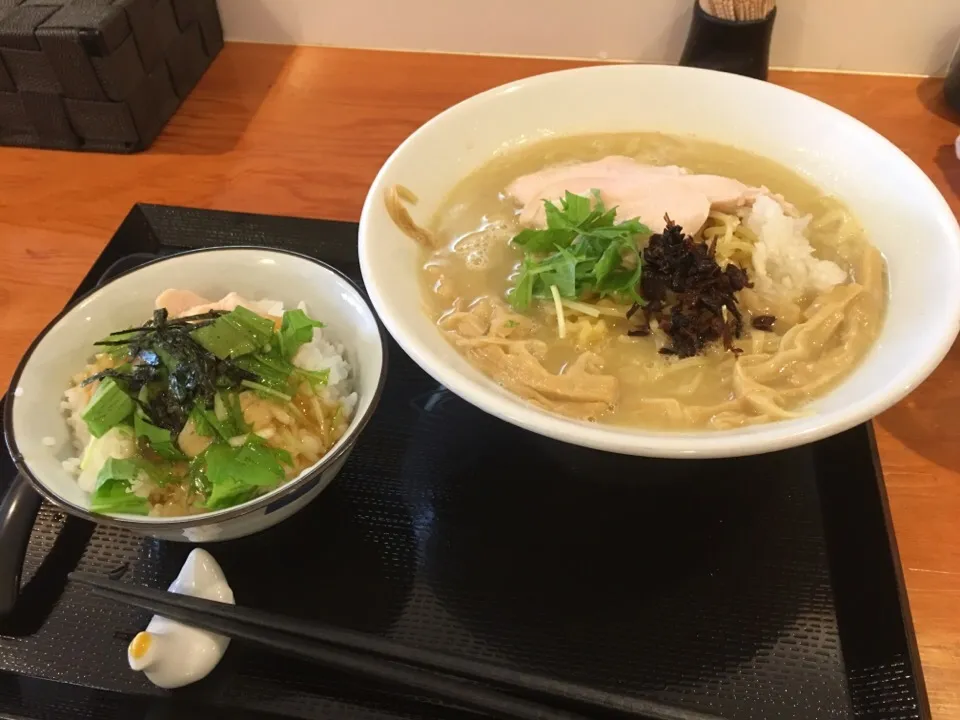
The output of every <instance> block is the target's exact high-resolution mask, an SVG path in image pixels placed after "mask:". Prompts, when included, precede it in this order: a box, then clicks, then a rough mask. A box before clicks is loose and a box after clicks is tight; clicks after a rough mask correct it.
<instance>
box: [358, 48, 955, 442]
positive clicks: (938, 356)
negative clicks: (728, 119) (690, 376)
mask: <svg viewBox="0 0 960 720" xmlns="http://www.w3.org/2000/svg"><path fill="white" fill-rule="evenodd" d="M664 72H666V73H673V74H677V75H682V74H687V75H708V74H709V75H715V76H723V78H724V81H725V82H728V83H733V84H740V85H742V86H744V87H746V86H760V85H762V86H765V88H766V89H764V90H763V92H768V93H771V94H773V95H781V96H792V97H793V98H795V99H796V101H798V102H801V103H807V104H808V105H809V106H810V107H817V108H819V109H820V110H821V111H825V112H827V113H829V114H830V115H831V116H832V117H833V118H834V119H835V120H836V121H838V122H842V123H845V124H847V126H848V127H853V128H856V129H857V131H858V132H860V133H864V134H865V135H867V136H870V137H872V138H873V139H874V140H876V141H879V142H881V143H883V144H884V145H886V146H887V147H888V148H889V149H890V150H892V151H893V152H894V153H895V155H897V156H899V159H900V160H901V161H902V162H904V163H906V164H908V165H909V166H912V167H913V168H914V169H915V170H916V171H917V173H918V174H919V175H918V180H919V183H920V184H922V185H924V186H926V188H927V189H928V190H929V191H931V192H932V193H933V197H934V198H935V199H936V200H937V201H938V203H937V204H938V205H939V206H940V208H939V209H940V211H941V213H942V214H943V215H944V217H947V216H949V217H951V218H952V219H953V224H952V225H951V226H950V231H949V232H950V234H951V235H952V236H953V237H954V238H956V239H957V240H958V241H960V222H958V219H957V217H956V216H955V215H954V214H953V212H952V210H951V208H950V206H949V204H948V203H947V201H946V199H945V198H944V197H943V193H941V192H940V189H939V188H938V187H937V186H936V184H935V183H934V182H933V181H932V180H931V179H930V177H929V176H928V175H927V174H926V173H925V172H924V171H923V170H922V169H921V168H920V167H919V166H918V165H917V164H916V163H915V162H914V161H913V160H912V159H911V158H910V157H909V156H908V155H907V154H906V153H905V152H903V151H902V150H901V149H900V148H899V147H897V146H896V145H895V144H893V143H892V142H890V140H888V139H887V138H885V137H884V136H883V135H881V134H880V133H879V132H877V131H876V130H874V129H873V128H871V127H870V126H869V125H867V124H865V123H863V122H861V121H860V120H858V119H856V118H855V117H853V116H852V115H848V114H847V113H845V112H843V111H842V110H840V109H838V108H835V107H833V106H832V105H829V104H828V103H825V102H823V101H821V100H818V99H816V98H814V97H811V96H809V95H806V94H804V93H801V92H798V91H796V90H792V89H790V88H786V87H782V86H780V85H774V84H771V83H767V82H764V81H761V80H756V79H753V78H748V77H743V76H739V75H733V74H730V73H724V72H720V71H716V70H708V69H705V68H694V67H684V66H677V65H662V64H636V63H633V64H631V63H624V64H610V65H593V66H587V67H579V68H570V69H565V70H556V71H552V72H548V73H541V74H538V75H532V76H529V77H525V78H521V79H518V80H513V81H511V82H508V83H504V84H502V85H499V86H497V87H494V88H491V89H489V90H485V91H483V92H480V93H477V94H475V95H472V96H471V97H468V98H466V99H464V100H461V101H460V102H458V103H456V104H454V105H452V106H450V107H448V108H446V109H445V110H443V111H442V112H440V113H438V114H437V115H435V116H434V117H432V118H430V119H429V120H427V121H426V122H425V123H424V124H422V125H421V126H420V127H418V128H417V129H416V130H414V131H413V132H412V133H411V134H410V135H409V136H408V137H407V138H406V139H405V140H404V141H403V142H402V143H401V144H400V145H399V146H398V147H397V148H396V149H395V150H394V151H393V152H392V153H391V154H390V156H389V157H388V158H387V160H386V161H385V162H384V163H383V165H382V166H381V168H380V170H379V171H378V172H377V175H376V177H375V178H374V180H373V183H372V184H371V186H370V189H369V191H368V193H367V197H366V199H365V201H364V204H363V209H362V211H361V215H360V224H359V229H358V248H359V255H360V270H361V274H362V275H363V279H364V285H365V287H367V291H368V293H369V296H370V301H371V303H372V304H373V306H374V308H375V310H376V311H377V314H378V315H379V316H380V319H381V320H382V322H383V324H384V325H385V326H386V328H387V330H388V331H389V332H390V335H391V336H392V337H393V338H394V340H396V342H397V344H398V345H399V346H400V347H401V348H402V349H403V350H404V352H406V353H407V354H408V355H409V356H410V357H411V358H412V359H413V360H414V361H415V362H416V363H417V365H418V366H419V367H420V368H422V369H423V370H424V371H425V372H426V373H427V374H429V375H430V376H431V377H433V378H434V379H435V380H436V381H437V382H439V383H441V384H442V385H444V386H445V387H447V388H448V389H450V390H451V391H452V392H454V393H455V394H456V395H458V396H459V397H461V398H463V399H464V400H466V401H467V402H469V403H471V404H473V405H475V406H476V407H478V408H479V409H481V410H483V411H484V412H486V413H489V414H491V415H494V416H495V417H498V418H500V419H502V420H505V421H507V422H509V423H512V424H514V425H517V426H519V427H521V428H524V429H526V430H530V431H532V432H536V433H538V434H540V435H545V436H547V437H551V438H554V439H556V440H561V441H563V442H568V443H572V444H575V445H580V446H583V447H589V448H593V449H597V450H604V451H608V452H616V453H622V454H628V455H638V456H643V457H659V458H676V459H698V458H721V457H742V456H748V455H757V454H762V453H767V452H775V451H778V450H784V449H787V448H791V447H796V446H798V445H803V444H807V443H811V442H815V441H817V440H822V439H824V438H826V437H830V436H832V435H836V434H838V433H840V432H843V431H845V430H849V429H850V428H852V427H854V426H856V425H859V424H861V423H864V422H867V421H869V420H871V419H872V418H874V417H876V416H877V415H878V414H880V413H881V412H883V411H884V410H886V409H888V408H889V407H891V406H893V405H895V404H896V403H898V402H899V401H901V400H902V399H903V398H904V397H906V396H907V395H908V394H909V393H910V392H912V391H913V390H914V389H916V388H917V386H919V385H920V384H921V383H922V382H923V381H924V380H926V379H927V378H928V377H929V376H930V374H931V373H933V371H934V370H935V369H936V368H937V366H938V365H939V364H940V363H941V362H942V360H943V359H944V357H946V355H947V353H948V352H949V351H950V348H951V346H952V345H953V343H954V342H955V340H956V338H957V334H958V331H960V282H958V283H956V287H947V288H946V292H948V293H950V297H949V298H948V299H949V300H950V302H949V303H947V309H946V311H947V313H948V317H947V320H948V322H949V327H952V330H949V329H948V331H947V332H945V333H943V334H942V335H941V337H940V338H939V339H938V341H937V342H936V343H935V344H931V345H930V347H929V350H928V352H927V354H926V357H925V358H924V360H923V362H920V363H917V364H916V366H915V367H914V369H913V371H912V372H911V373H910V374H909V376H908V377H906V378H905V381H906V382H904V383H903V384H900V385H898V386H896V388H895V389H890V390H887V391H884V392H878V393H875V394H873V395H871V396H869V397H870V401H869V402H866V403H864V402H862V401H861V402H860V403H858V404H857V405H854V406H853V411H852V412H851V411H850V410H849V409H846V410H835V411H832V412H831V415H832V416H833V417H832V419H831V420H830V421H829V422H819V423H817V424H816V425H812V426H808V427H806V428H803V429H800V430H797V429H794V430H793V431H790V432H785V431H784V430H783V429H782V428H783V426H784V424H785V423H787V422H789V421H780V422H770V423H765V424H764V425H758V426H753V427H752V428H747V430H753V432H752V433H751V434H746V433H744V428H735V429H731V430H688V431H663V430H647V429H643V428H633V429H631V428H623V427H619V426H615V425H605V424H600V423H584V422H580V421H577V420H574V419H572V418H566V417H563V416H560V415H555V414H553V413H551V412H549V411H546V410H543V409H541V408H538V407H536V406H534V405H532V404H530V403H527V402H525V401H523V400H521V399H519V398H516V397H501V396H499V395H498V394H497V393H496V392H495V391H494V390H493V389H491V388H487V387H484V386H483V385H481V384H480V383H478V382H476V381H474V380H473V379H471V378H468V377H467V376H465V375H463V374H462V373H460V372H459V371H457V370H455V369H453V368H452V367H448V366H447V365H446V364H444V363H442V362H439V361H436V359H434V360H430V359H429V358H430V356H431V355H433V354H434V353H433V351H432V350H430V349H429V347H428V346H426V345H425V344H421V343H420V342H419V341H417V340H415V339H412V338H411V337H410V336H408V335H406V334H405V333H404V332H402V330H403V327H404V326H405V325H406V321H405V320H404V319H403V317H402V314H401V313H400V312H399V311H394V310H393V308H392V306H391V304H390V303H389V302H388V301H387V298H386V297H385V296H384V295H383V294H382V293H381V292H380V289H379V288H378V287H377V284H376V283H375V282H373V281H372V274H373V271H372V269H371V268H372V267H373V266H374V265H375V264H376V253H374V252H373V244H374V243H375V242H376V238H374V237H372V236H371V235H370V231H369V225H370V223H371V216H372V214H373V213H374V211H375V208H376V207H377V204H378V203H382V199H381V195H382V193H383V189H384V188H383V184H384V177H385V176H386V175H387V174H388V173H389V172H391V170H392V169H393V166H394V165H395V164H396V163H398V162H399V158H401V157H402V156H403V155H404V154H405V153H406V152H408V148H409V147H410V146H411V145H413V144H414V143H416V142H418V141H420V139H421V138H422V137H424V136H428V135H429V133H430V132H432V130H433V129H434V128H435V127H436V126H439V125H442V124H443V123H444V122H447V121H449V120H450V118H456V117H457V116H458V115H459V114H461V113H467V112H469V111H470V110H471V109H472V108H474V107H476V106H480V105H482V104H483V103H486V102H488V101H489V100H491V99H494V98H496V97H499V96H501V95H505V94H508V93H513V92H514V91H517V90H520V89H522V88H524V87H527V86H530V85H540V84H548V83H552V82H557V81H558V79H560V78H561V77H567V78H569V77H575V76H589V75H595V74H601V73H630V74H643V73H664ZM957 246H958V248H960V242H958V243H957ZM958 252H960V251H956V250H955V252H954V258H955V259H960V254H958ZM956 275H957V278H958V281H960V267H958V272H957V273H956ZM888 297H889V293H888ZM944 327H948V326H947V325H944ZM438 332H439V331H438ZM878 339H879V338H878ZM876 350H877V344H876V342H875V343H874V345H873V346H872V347H871V348H870V350H868V353H870V352H876ZM830 392H833V390H831V391H830ZM829 394H830V393H829V392H828V393H827V395H829ZM822 397H825V396H822ZM817 399H819V398H815V399H814V400H813V402H816V400H817ZM816 414H817V415H820V416H821V417H822V414H821V413H816ZM754 428H761V429H754Z"/></svg>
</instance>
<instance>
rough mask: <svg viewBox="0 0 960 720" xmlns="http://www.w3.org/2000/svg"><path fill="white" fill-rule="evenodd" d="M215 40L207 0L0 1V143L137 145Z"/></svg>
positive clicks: (113, 148) (216, 23)
mask: <svg viewBox="0 0 960 720" xmlns="http://www.w3.org/2000/svg"><path fill="white" fill-rule="evenodd" d="M222 47H223V30H222V29H221V26H220V15H219V12H218V11H217V4H216V0H0V145H19V146H29V147H43V148H57V149H61V150H92V151H107V152H122V153H129V152H137V151H139V150H144V149H146V148H147V147H149V146H150V144H151V143H152V142H153V141H154V140H155V139H156V137H157V135H159V134H160V131H161V130H162V129H163V126H164V125H166V123H167V121H168V120H169V119H170V117H171V116H172V115H173V113H174V112H176V110H177V107H179V105H180V102H181V101H182V100H183V99H184V98H186V97H187V95H188V94H189V93H190V91H191V90H192V89H193V87H194V86H195V85H196V84H197V81H198V80H199V79H200V76H201V75H203V73H204V71H205V70H206V69H207V68H208V67H209V66H210V63H211V62H212V61H213V58H214V57H216V55H217V53H218V52H219V51H220V49H221V48H222Z"/></svg>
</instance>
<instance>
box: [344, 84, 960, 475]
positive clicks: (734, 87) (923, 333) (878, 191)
mask: <svg viewBox="0 0 960 720" xmlns="http://www.w3.org/2000/svg"><path fill="white" fill-rule="evenodd" d="M642 131H659V132H666V133H671V134H679V135H684V134H688V135H694V136H696V137H698V138H700V139H704V140H712V141H716V142H720V143H724V144H727V145H731V146H735V147H738V148H741V149H744V150H749V151H752V152H754V153H757V154H760V155H763V156H765V157H768V158H771V159H773V160H775V161H777V162H779V163H781V164H782V165H784V166H786V167H788V168H791V169H793V170H794V171H796V172H797V173H799V174H800V175H802V176H804V177H806V178H807V179H809V180H810V181H812V182H813V183H815V184H816V185H818V186H819V187H820V188H822V189H823V190H824V191H826V192H828V193H831V194H833V195H836V196H837V197H839V198H840V199H842V200H843V201H844V202H846V203H847V204H848V205H849V206H850V208H851V209H852V210H853V212H854V213H856V215H857V217H858V218H859V219H860V221H861V222H862V223H863V225H864V227H865V229H866V231H867V237H868V238H869V240H870V242H872V243H873V244H874V245H875V246H876V247H877V248H879V250H880V251H881V252H882V253H883V255H884V257H885V258H886V261H887V265H888V268H889V303H888V310H887V314H886V318H885V320H884V324H883V328H882V331H881V333H880V336H879V338H878V339H877V341H876V343H875V345H874V346H873V347H872V349H871V350H870V351H869V353H868V354H867V356H866V357H865V358H864V359H863V361H862V362H861V363H860V365H859V366H858V367H857V368H855V369H854V371H853V372H852V373H851V374H850V376H848V377H847V379H846V380H845V381H844V382H843V383H842V384H841V385H839V386H838V387H837V388H835V389H834V390H833V391H832V392H830V393H829V394H827V395H825V396H823V397H821V398H819V399H817V400H816V401H814V402H812V403H811V404H810V405H809V406H808V409H809V410H811V414H810V415H809V416H806V417H803V418H800V419H794V420H789V421H781V422H775V423H769V424H763V425H756V426H751V427H745V428H742V429H735V430H726V431H711V430H697V431H680V432H655V431H650V430H643V429H630V428H624V427H615V426H610V425H604V424H602V423H588V422H582V421H577V420H572V419H567V418H564V417H560V416H557V415H554V414H551V413H549V412H546V411H543V410H540V409H538V408H537V407H535V406H533V405H530V404H528V403H526V402H524V401H523V400H521V399H519V398H517V397H516V396H514V395H512V394H511V393H509V392H508V391H507V390H505V389H503V388H501V387H500V386H498V385H497V384H496V383H495V382H494V381H492V380H490V379H489V378H487V377H486V376H485V375H483V374H482V373H481V372H480V371H479V370H477V369H475V368H474V367H472V366H471V365H470V364H469V363H468V362H467V361H466V360H465V359H464V358H463V357H462V356H461V355H460V354H459V353H458V352H457V351H456V350H455V349H454V348H453V347H452V346H451V345H450V344H449V343H448V342H447V340H446V339H445V338H444V337H443V335H442V334H441V333H440V331H439V330H438V329H437V328H436V326H435V325H434V323H433V322H432V320H431V319H430V318H429V317H428V316H427V314H426V311H425V307H426V305H425V300H424V297H423V294H422V292H423V291H422V290H421V287H420V285H419V272H418V270H419V265H420V263H421V258H420V253H419V250H418V248H417V246H416V244H415V243H414V242H413V241H412V240H411V239H410V238H408V237H406V236H405V235H404V234H403V233H402V232H401V231H400V230H399V229H398V228H397V227H396V226H395V225H394V224H393V222H391V220H390V217H389V216H388V215H387V212H386V210H385V208H384V200H383V197H384V192H385V190H386V189H387V188H389V187H390V186H392V185H394V184H396V183H399V184H402V185H405V186H406V187H408V188H410V189H411V190H413V191H414V192H415V193H416V194H417V195H418V196H419V198H420V202H419V203H418V205H417V206H416V207H414V208H412V209H411V212H412V214H413V215H414V217H415V219H417V220H418V221H419V222H421V223H425V222H427V221H428V220H429V218H430V217H431V216H432V214H433V213H434V212H435V211H436V209H437V208H438V207H439V206H440V204H441V202H442V200H443V199H444V196H445V195H446V194H447V193H448V192H449V191H450V190H451V189H452V188H453V186H454V185H455V184H456V183H457V182H458V181H460V180H462V179H463V178H464V177H465V176H466V175H468V174H469V173H470V172H471V171H473V170H475V169H476V168H478V167H479V166H481V165H483V164H484V163H486V162H487V161H489V160H490V159H491V158H492V157H493V156H494V155H496V154H497V153H500V152H505V151H509V150H511V149H513V148H517V147H520V146H522V145H525V144H528V143H531V142H535V141H538V140H542V139H545V138H548V137H556V136H564V135H575V134H581V133H595V132H642ZM788 199H789V198H788ZM360 262H361V266H362V269H363V278H364V284H365V285H366V288H367V291H368V292H369V294H370V298H371V300H372V301H373V304H374V306H375V307H376V309H377V312H378V314H379V315H380V318H381V319H382V320H383V322H384V324H385V325H386V327H387V329H388V330H389V332H390V333H391V334H392V335H393V336H394V338H396V340H397V342H398V343H399V344H400V346H401V347H402V348H403V349H404V350H405V351H406V352H407V353H408V354H409V355H410V356H411V357H412V358H413V359H414V360H415V361H416V362H417V363H418V364H419V365H420V367H422V368H423V369H424V370H426V371H427V372H428V373H430V374H431V375H432V376H433V377H434V378H436V379H437V380H438V381H439V382H441V383H443V384H444V385H446V386H447V387H448V388H449V389H450V390H452V391H453V392H455V393H456V394H457V395H459V396H460V397H462V398H464V399H465V400H467V401H469V402H471V403H473V404H474V405H476V406H477V407H479V408H481V409H482V410H485V411H486V412H488V413H491V414H493V415H495V416H497V417H500V418H502V419H504V420H506V421H508V422H511V423H514V424H515V425H518V426H520V427H523V428H526V429H528V430H532V431H534V432H537V433H540V434H542V435H546V436H549V437H552V438H556V439H558V440H563V441H565V442H569V443H573V444H576V445H583V446H587V447H592V448H599V449H601V450H608V451H612V452H618V453H627V454H632V455H644V456H655V457H725V456H738V455H750V454H755V453H762V452H767V451H772V450H778V449H781V448H786V447H790V446H794V445H801V444H803V443H809V442H811V441H814V440H817V439H820V438H823V437H827V436H829V435H832V434H835V433H838V432H841V431H842V430H845V429H847V428H850V427H852V426H854V425H857V424H858V423H862V422H864V421H866V420H869V419H870V418H872V417H873V416H875V415H877V414H878V413H880V412H881V411H883V410H885V409H886V408H888V407H890V406H891V405H893V404H894V403H896V402H897V401H898V400H900V399H901V398H903V397H904V396H905V395H906V394H907V393H909V392H910V391H911V390H913V389H914V388H915V387H916V386H917V385H919V384H920V383H921V382H922V381H923V380H924V378H926V377H927V376H928V375H929V374H930V373H931V372H932V371H933V369H934V368H935V367H936V366H937V364H938V363H939V362H940V361H941V359H942V358H943V357H944V355H945V354H946V352H947V350H948V349H949V348H950V345H951V344H952V343H953V341H954V338H955V337H956V335H957V330H958V326H960V229H958V226H957V220H956V218H955V217H954V216H953V213H952V212H951V211H950V208H949V206H948V205H947V203H946V201H945V200H944V199H943V197H942V196H941V195H940V193H939V192H938V190H937V188H936V187H935V186H934V184H933V183H932V182H931V181H930V180H929V179H928V178H927V176H926V175H924V173H923V172H922V171H921V170H920V169H919V168H918V167H917V166H916V165H915V164H914V163H913V162H911V161H910V160H909V159H908V158H907V157H906V156H905V155H904V154H903V153H902V152H900V150H898V149H897V148H896V147H894V146H893V145H892V144H891V143H890V142H888V141H887V140H886V139H884V138H883V137H881V136H880V135H879V134H877V133H876V132H874V131H873V130H871V129H870V128H868V127H867V126H866V125H863V124H862V123H860V122H858V121H857V120H854V119H853V118H851V117H850V116H848V115H845V114H844V113H842V112H840V111H839V110H836V109H834V108H832V107H830V106H828V105H825V104H823V103H821V102H818V101H817V100H814V99H812V98H810V97H807V96H805V95H801V94H799V93H796V92H793V91H790V90H786V89H784V88H781V87H777V86H776V85H771V84H768V83H765V82H760V81H757V80H751V79H747V78H744V77H740V76H737V75H730V74H724V73H718V72H712V71H709V70H700V69H694V68H684V67H666V66H655V65H609V66H601V67H592V68H584V69H577V70H568V71H563V72H556V73H550V74H547V75H541V76H537V77H532V78H529V79H526V80H520V81H518V82H515V83H511V84H509V85H504V86H503V87H499V88H496V89H493V90H490V91H488V92H485V93H482V94H480V95H477V96H475V97H473V98H470V99H469V100H466V101H464V102H462V103H460V104H459V105H456V106H455V107H452V108H450V109H449V110H447V111H445V112H443V113H442V114H440V115H438V116H437V117H435V118H434V119H433V120H431V121H430V122H428V123H427V124H426V125H424V126H423V127H421V128H420V129H419V130H417V131H416V132H415V133H414V134H413V135H411V136H410V137H409V138H407V140H406V141H405V142H404V143H403V144H402V145H401V146H400V147H399V148H398V149H397V150H396V151H395V152H394V153H393V155H392V156H391V157H390V158H389V160H387V162H386V164H385V165H384V166H383V168H382V169H381V171H380V173H379V174H378V175H377V178H376V180H375V181H374V183H373V186H372V187H371V188H370V193H369V195H368V196H367V200H366V204H365V205H364V208H363V214H362V216H361V220H360Z"/></svg>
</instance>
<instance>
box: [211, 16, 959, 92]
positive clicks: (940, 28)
mask: <svg viewBox="0 0 960 720" xmlns="http://www.w3.org/2000/svg"><path fill="white" fill-rule="evenodd" d="M692 2H693V0H219V3H220V12H221V14H222V16H223V23H224V29H225V32H226V35H227V38H228V39H231V40H248V41H254V42H265V43H284V44H298V45H335V46H341V47H365V48H389V49H403V50H436V51H441V52H467V53H490V54H507V55H541V56H553V57H576V58H611V59H623V60H639V61H644V62H668V63H674V62H676V61H677V59H678V58H679V56H680V50H681V48H682V47H683V41H684V38H685V36H686V31H687V27H688V24H689V16H690V9H691V7H692ZM778 8H779V9H778V17H777V23H776V29H775V31H774V42H773V51H772V57H771V63H772V64H773V65H774V66H775V67H793V68H817V69H824V70H844V71H856V72H887V73H915V74H922V75H931V74H933V75H942V74H943V73H944V72H945V71H946V67H947V64H948V62H949V60H950V57H951V55H952V53H953V50H954V48H955V47H956V45H957V41H958V39H960V0H779V2H778Z"/></svg>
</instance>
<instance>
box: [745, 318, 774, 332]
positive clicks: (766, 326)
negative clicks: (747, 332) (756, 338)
mask: <svg viewBox="0 0 960 720" xmlns="http://www.w3.org/2000/svg"><path fill="white" fill-rule="evenodd" d="M776 321H777V318H775V317H774V316H773V315H757V316H756V317H755V318H754V319H753V320H751V321H750V324H751V325H752V326H753V327H754V329H756V330H762V331H763V332H773V324H774V323H775V322H776Z"/></svg>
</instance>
